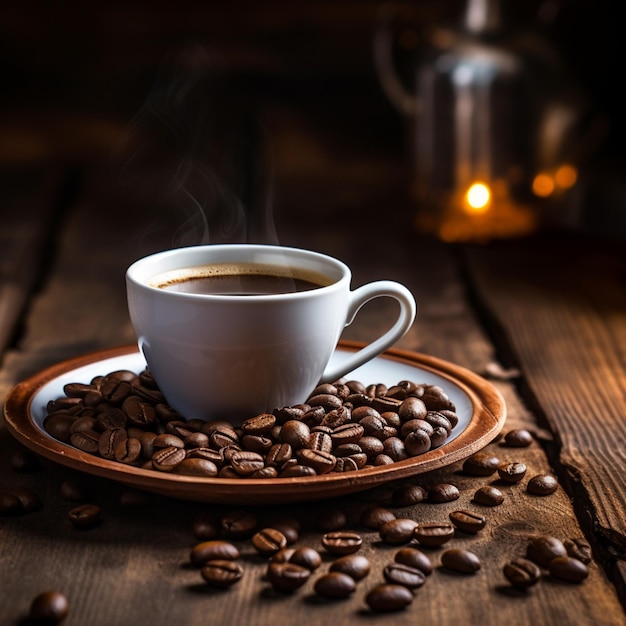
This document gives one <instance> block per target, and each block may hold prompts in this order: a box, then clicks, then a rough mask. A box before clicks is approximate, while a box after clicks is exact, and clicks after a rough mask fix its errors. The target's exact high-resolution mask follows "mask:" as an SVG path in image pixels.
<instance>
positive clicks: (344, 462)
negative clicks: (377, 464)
mask: <svg viewBox="0 0 626 626" xmlns="http://www.w3.org/2000/svg"><path fill="white" fill-rule="evenodd" d="M355 456H356V455H355ZM363 456H365V455H363ZM366 461H367V459H362V458H361V457H360V456H357V457H356V460H355V459H354V458H353V457H349V456H347V457H339V458H337V459H336V462H335V467H333V472H356V471H357V470H358V469H360V468H361V467H364V466H365V463H366Z"/></svg>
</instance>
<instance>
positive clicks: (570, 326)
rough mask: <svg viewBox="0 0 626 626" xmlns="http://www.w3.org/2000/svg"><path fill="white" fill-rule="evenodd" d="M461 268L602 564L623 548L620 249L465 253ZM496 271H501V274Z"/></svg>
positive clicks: (624, 380) (597, 246)
mask: <svg viewBox="0 0 626 626" xmlns="http://www.w3.org/2000/svg"><path fill="white" fill-rule="evenodd" d="M466 252H467V262H468V267H469V268H470V270H471V275H472V279H473V281H474V283H475V288H476V290H477V293H478V295H479V298H480V300H481V301H482V302H484V305H485V307H486V308H487V310H488V315H490V316H493V318H494V319H495V324H496V325H497V326H498V327H499V328H501V329H502V331H503V332H504V335H505V338H504V340H503V341H504V343H503V346H506V347H508V348H509V349H510V350H511V351H512V353H513V355H514V356H513V358H514V359H516V363H517V364H518V365H519V367H520V368H521V370H522V372H523V374H524V380H525V382H526V383H527V385H528V393H527V397H526V399H527V400H528V401H529V402H531V403H532V405H533V406H535V405H538V406H540V407H541V408H540V416H541V417H542V418H544V419H545V420H546V423H547V425H548V426H549V428H550V430H552V432H553V433H555V434H556V435H557V436H556V441H555V449H554V454H553V456H552V461H553V462H554V463H556V464H557V465H558V468H559V472H560V475H561V477H562V479H563V480H564V481H565V482H566V485H567V489H568V491H569V493H570V494H571V495H572V497H573V499H574V502H575V506H576V509H577V511H578V513H579V518H580V519H581V522H583V523H584V524H585V525H586V526H587V528H588V529H589V531H591V530H593V533H594V534H595V536H596V537H597V540H598V544H599V546H601V549H602V550H603V551H605V552H606V555H607V558H610V559H611V560H612V558H616V559H622V558H623V557H624V551H625V549H626V522H625V520H624V510H625V507H626V493H625V492H624V489H623V480H622V474H623V467H624V457H623V450H622V448H621V446H620V445H619V443H618V442H620V441H623V440H624V438H626V424H625V423H624V419H623V417H624V406H625V405H624V398H625V394H626V367H625V365H624V358H623V355H624V353H625V351H626V316H625V311H626V292H625V291H624V276H626V257H625V256H624V254H623V246H622V244H621V243H620V242H611V241H586V240H585V241H581V240H579V239H578V238H571V239H569V238H565V239H563V240H561V241H559V242H557V243H556V244H555V242H554V241H552V240H545V241H532V242H530V241H527V242H518V243H516V244H508V245H500V246H490V247H486V248H473V249H468V250H467V251H466ZM504 268H506V269H505V271H503V270H504Z"/></svg>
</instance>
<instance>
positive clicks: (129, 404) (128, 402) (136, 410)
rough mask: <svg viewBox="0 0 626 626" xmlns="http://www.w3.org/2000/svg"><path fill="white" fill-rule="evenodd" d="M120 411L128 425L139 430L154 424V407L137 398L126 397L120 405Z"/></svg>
mask: <svg viewBox="0 0 626 626" xmlns="http://www.w3.org/2000/svg"><path fill="white" fill-rule="evenodd" d="M122 411H124V413H125V414H126V417H127V418H128V422H129V423H130V424H133V425H134V426H139V427H140V428H144V427H146V426H150V425H152V424H154V423H155V422H156V412H155V410H154V407H153V406H152V405H151V404H150V403H148V402H145V401H144V400H142V399H141V398H140V397H139V396H128V397H127V398H126V399H125V400H124V402H123V403H122Z"/></svg>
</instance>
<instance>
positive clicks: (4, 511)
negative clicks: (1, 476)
mask: <svg viewBox="0 0 626 626" xmlns="http://www.w3.org/2000/svg"><path fill="white" fill-rule="evenodd" d="M20 513H22V503H21V502H20V499H19V498H18V497H17V496H16V495H15V494H12V493H10V492H9V491H0V515H2V516H3V517H7V516H9V515H19V514H20Z"/></svg>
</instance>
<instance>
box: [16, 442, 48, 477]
mask: <svg viewBox="0 0 626 626" xmlns="http://www.w3.org/2000/svg"><path fill="white" fill-rule="evenodd" d="M11 467H12V468H13V469H14V470H15V471H16V472H20V473H24V474H26V473H29V472H37V471H39V470H40V469H41V463H40V461H39V457H38V456H37V455H36V454H33V453H32V452H30V451H29V450H24V449H23V448H20V449H19V450H17V451H16V452H14V453H13V455H12V456H11Z"/></svg>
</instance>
